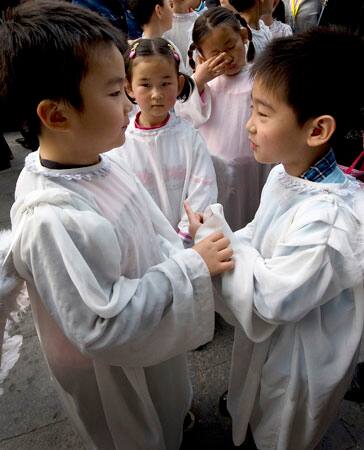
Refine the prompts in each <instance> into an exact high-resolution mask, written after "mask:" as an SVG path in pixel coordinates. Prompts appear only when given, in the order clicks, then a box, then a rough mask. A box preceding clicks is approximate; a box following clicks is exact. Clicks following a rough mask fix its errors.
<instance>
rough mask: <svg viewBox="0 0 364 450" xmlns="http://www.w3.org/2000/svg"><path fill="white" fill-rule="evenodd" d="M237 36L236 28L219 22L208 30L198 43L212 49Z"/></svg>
mask: <svg viewBox="0 0 364 450" xmlns="http://www.w3.org/2000/svg"><path fill="white" fill-rule="evenodd" d="M237 37H239V33H238V31H237V30H235V29H234V28H233V27H232V26H229V25H228V24H221V25H218V26H217V27H215V28H212V29H211V30H210V31H208V32H207V33H206V35H205V36H204V38H203V39H202V41H201V43H200V44H201V46H202V47H205V48H209V49H210V48H211V49H212V48H213V47H216V46H219V45H222V44H224V43H226V42H228V41H229V40H232V39H236V38H237Z"/></svg>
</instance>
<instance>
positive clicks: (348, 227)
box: [199, 196, 363, 342]
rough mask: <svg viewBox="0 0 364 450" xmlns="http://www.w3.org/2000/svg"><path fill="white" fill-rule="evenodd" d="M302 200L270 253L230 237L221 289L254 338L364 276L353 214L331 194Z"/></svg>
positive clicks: (293, 319) (266, 334)
mask: <svg viewBox="0 0 364 450" xmlns="http://www.w3.org/2000/svg"><path fill="white" fill-rule="evenodd" d="M303 203H304V204H303V205H302V207H301V208H298V210H297V211H296V214H295V216H294V218H293V220H292V222H291V223H290V224H289V226H288V228H287V231H286V233H284V234H283V235H282V237H281V238H280V239H279V241H278V242H277V243H276V245H275V248H274V251H273V253H272V255H271V257H269V258H265V257H263V256H262V255H261V254H260V252H259V251H258V250H257V249H256V248H254V246H253V245H252V244H249V242H248V241H247V240H246V239H243V240H239V234H237V235H234V237H233V238H231V241H232V244H233V248H234V260H235V269H234V271H233V272H230V273H226V274H224V275H223V276H222V283H221V295H222V298H223V301H224V303H225V305H226V306H228V308H229V309H230V310H231V311H232V313H233V315H234V316H235V318H236V320H237V321H238V322H239V324H240V325H241V326H242V327H243V329H244V331H245V333H246V334H247V336H248V337H249V338H250V339H251V340H253V341H255V342H261V341H263V340H265V339H266V338H268V337H269V335H270V334H272V333H273V331H274V329H275V328H276V327H277V326H278V325H279V324H284V323H292V322H298V321H300V320H301V319H302V318H303V317H304V316H305V315H307V314H308V313H309V312H310V311H312V310H313V309H315V308H317V307H319V306H321V305H323V304H325V303H327V302H329V301H330V300H334V299H335V298H336V297H337V296H339V295H340V294H341V293H342V292H344V291H346V290H350V289H352V288H354V287H355V286H358V285H359V284H360V283H362V282H363V273H362V269H361V267H360V264H359V263H358V257H362V256H363V255H362V254H363V242H362V241H361V242H360V241H359V240H357V239H356V238H355V236H362V233H361V232H360V227H361V226H360V222H359V221H358V219H357V218H356V216H355V214H353V213H352V211H351V210H350V208H349V207H346V206H345V205H343V204H342V203H341V204H338V201H337V200H335V199H333V198H332V197H330V196H327V198H322V199H321V200H317V199H315V198H314V199H312V200H309V201H305V202H303ZM215 220H216V218H215ZM203 226H204V225H203ZM203 226H202V227H203ZM225 226H226V225H225ZM202 227H201V228H202ZM199 231H200V230H199ZM209 232H211V229H209ZM225 234H227V235H228V233H225Z"/></svg>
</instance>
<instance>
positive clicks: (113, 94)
mask: <svg viewBox="0 0 364 450" xmlns="http://www.w3.org/2000/svg"><path fill="white" fill-rule="evenodd" d="M110 95H111V97H118V96H119V95H121V91H120V90H119V91H115V92H112V93H111V94H110Z"/></svg>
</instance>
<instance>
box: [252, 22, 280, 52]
mask: <svg viewBox="0 0 364 450" xmlns="http://www.w3.org/2000/svg"><path fill="white" fill-rule="evenodd" d="M250 29H251V32H252V41H253V44H254V48H255V58H256V57H257V56H258V55H260V53H262V51H263V50H264V49H265V47H266V46H267V44H269V42H270V41H271V40H272V39H273V37H274V36H273V33H272V31H271V30H270V28H269V27H268V26H267V25H266V24H265V23H264V22H263V20H259V30H256V29H255V28H252V27H250Z"/></svg>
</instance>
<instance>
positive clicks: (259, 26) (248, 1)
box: [227, 0, 273, 55]
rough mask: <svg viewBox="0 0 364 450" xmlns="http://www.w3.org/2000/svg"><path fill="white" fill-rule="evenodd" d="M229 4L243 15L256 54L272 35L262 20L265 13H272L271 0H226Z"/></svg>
mask: <svg viewBox="0 0 364 450" xmlns="http://www.w3.org/2000/svg"><path fill="white" fill-rule="evenodd" d="M227 1H229V2H230V5H231V6H232V7H233V8H235V9H236V11H237V12H238V14H239V15H240V16H241V17H243V18H244V19H245V20H246V22H247V24H248V26H249V28H250V29H251V32H252V35H253V44H254V48H255V53H256V55H259V53H260V52H261V51H262V50H263V49H264V47H265V46H266V45H267V44H268V42H269V41H270V40H271V39H272V38H273V35H272V33H271V31H270V29H269V27H267V25H266V24H265V23H264V22H263V20H262V18H263V16H265V15H267V14H268V15H271V14H272V8H273V6H272V3H273V2H272V0H227Z"/></svg>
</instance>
